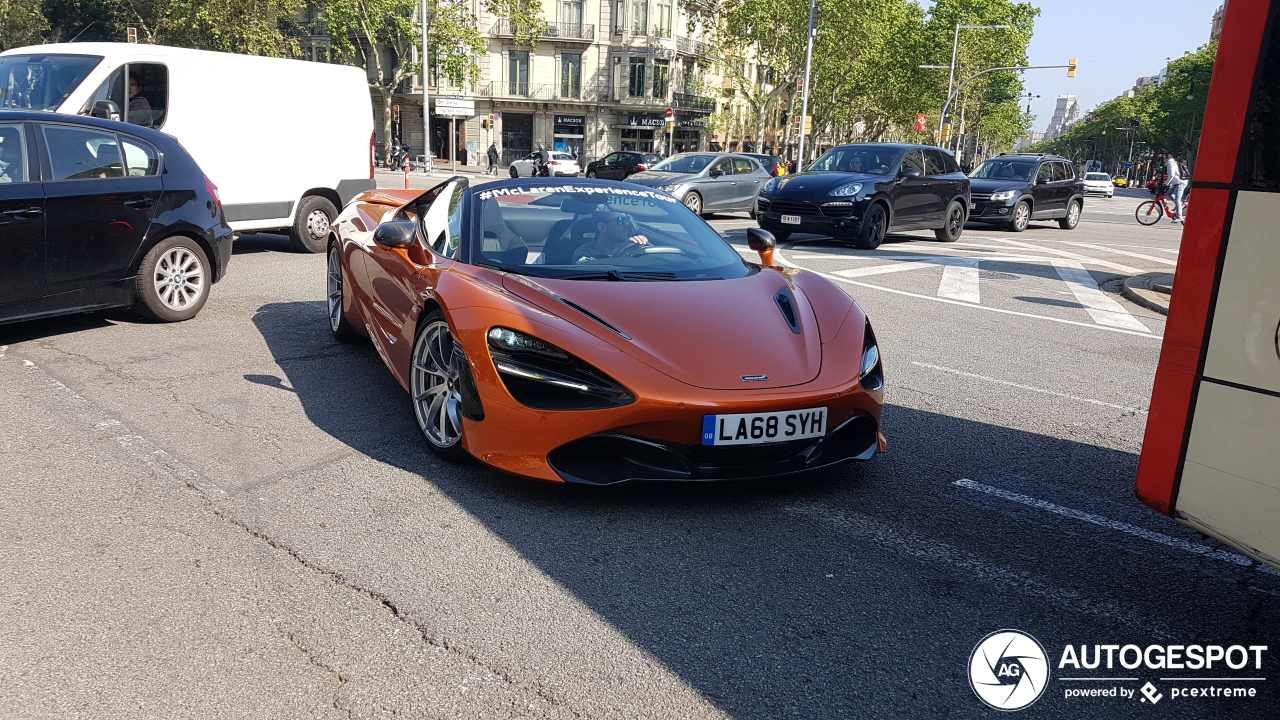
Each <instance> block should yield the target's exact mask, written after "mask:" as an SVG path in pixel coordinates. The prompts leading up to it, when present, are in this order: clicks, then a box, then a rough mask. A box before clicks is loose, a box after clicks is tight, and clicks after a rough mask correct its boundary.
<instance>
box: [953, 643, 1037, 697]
mask: <svg viewBox="0 0 1280 720" xmlns="http://www.w3.org/2000/svg"><path fill="white" fill-rule="evenodd" d="M1048 684H1049V658H1048V656H1047V655H1045V652H1044V647H1043V646H1042V645H1041V644H1040V642H1039V641H1038V640H1036V639H1035V638H1033V637H1031V636H1030V635H1028V634H1026V633H1024V632H1021V631H1019V630H997V631H995V632H993V633H991V634H990V635H988V636H986V637H984V638H982V641H981V642H979V643H978V644H977V645H976V646H974V648H973V654H972V655H970V656H969V685H970V686H972V687H973V692H974V693H975V694H977V696H978V699H979V700H981V701H982V702H984V703H986V704H987V705H989V706H991V707H993V708H995V709H996V710H1021V709H1022V708H1025V707H1027V706H1029V705H1031V704H1032V703H1034V702H1035V701H1036V700H1039V699H1040V695H1042V694H1043V693H1044V689H1045V687H1046V686H1047V685H1048Z"/></svg>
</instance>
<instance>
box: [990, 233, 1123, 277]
mask: <svg viewBox="0 0 1280 720" xmlns="http://www.w3.org/2000/svg"><path fill="white" fill-rule="evenodd" d="M999 242H1002V243H1004V244H1006V245H1012V246H1014V247H1020V248H1026V249H1028V250H1035V251H1036V252H1042V253H1049V254H1050V255H1059V256H1061V257H1064V258H1071V259H1072V260H1077V261H1079V262H1087V263H1090V264H1091V265H1101V266H1102V267H1106V268H1111V269H1112V270H1115V271H1117V272H1122V273H1124V274H1125V275H1141V274H1142V273H1143V271H1142V270H1139V269H1138V268H1136V267H1130V266H1128V265H1121V264H1120V263H1113V262H1111V261H1110V260H1099V259H1098V258H1095V257H1089V256H1088V255H1081V254H1080V253H1073V252H1067V251H1065V250H1054V249H1052V248H1046V247H1040V246H1039V245H1030V244H1028V243H1024V242H1018V241H1017V240H1004V239H1001V240H999Z"/></svg>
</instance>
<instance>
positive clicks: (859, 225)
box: [756, 143, 969, 250]
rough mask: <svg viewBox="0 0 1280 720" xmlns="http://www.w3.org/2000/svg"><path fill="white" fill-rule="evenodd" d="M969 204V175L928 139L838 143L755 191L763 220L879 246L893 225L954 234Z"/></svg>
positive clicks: (780, 232)
mask: <svg viewBox="0 0 1280 720" xmlns="http://www.w3.org/2000/svg"><path fill="white" fill-rule="evenodd" d="M968 209H969V178H967V177H965V174H964V173H962V172H960V168H959V167H958V166H957V165H956V160H955V158H954V157H952V156H951V153H949V152H947V151H946V150H942V149H941V148H936V147H930V146H927V145H899V144H888V143H885V144H879V143H876V144H861V145H838V146H836V147H833V148H831V149H830V150H828V151H827V153H826V154H825V155H823V156H822V157H820V158H818V160H817V162H815V163H813V164H812V165H810V166H809V167H808V169H806V170H805V171H804V172H802V173H796V174H795V175H783V176H782V177H775V178H773V179H772V180H770V181H769V182H767V183H765V185H764V188H763V189H761V191H760V196H759V197H758V198H757V199H756V219H757V220H758V221H759V223H760V227H762V228H764V229H765V230H768V231H770V232H772V233H773V235H774V237H775V238H777V240H778V242H783V241H785V240H786V239H787V238H788V237H790V236H791V233H793V232H805V233H817V234H819V235H829V236H831V237H832V238H834V239H835V240H837V241H840V242H850V243H853V245H854V246H855V247H858V248H860V249H862V250H874V249H875V248H877V247H879V245H880V241H881V240H883V239H884V234H885V232H886V231H888V230H933V231H934V233H935V234H936V235H937V237H938V239H939V240H942V241H943V242H955V241H956V240H958V239H960V233H961V232H963V231H964V222H965V217H966V214H967V212H968Z"/></svg>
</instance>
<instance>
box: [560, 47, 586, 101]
mask: <svg viewBox="0 0 1280 720" xmlns="http://www.w3.org/2000/svg"><path fill="white" fill-rule="evenodd" d="M560 97H565V98H579V97H582V56H581V55H561V56H560Z"/></svg>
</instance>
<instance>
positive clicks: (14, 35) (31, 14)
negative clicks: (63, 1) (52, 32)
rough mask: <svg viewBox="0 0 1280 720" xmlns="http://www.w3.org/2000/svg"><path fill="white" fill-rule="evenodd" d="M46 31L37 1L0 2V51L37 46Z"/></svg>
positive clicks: (47, 24) (46, 27)
mask: <svg viewBox="0 0 1280 720" xmlns="http://www.w3.org/2000/svg"><path fill="white" fill-rule="evenodd" d="M48 29H49V21H48V20H45V17H44V14H43V13H42V12H41V8H40V1H39V0H0V50H8V49H9V48H15V47H22V46H24V45H36V44H39V43H40V42H41V41H42V40H43V39H44V32H45V31H46V30H48Z"/></svg>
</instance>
